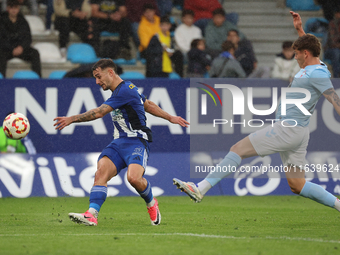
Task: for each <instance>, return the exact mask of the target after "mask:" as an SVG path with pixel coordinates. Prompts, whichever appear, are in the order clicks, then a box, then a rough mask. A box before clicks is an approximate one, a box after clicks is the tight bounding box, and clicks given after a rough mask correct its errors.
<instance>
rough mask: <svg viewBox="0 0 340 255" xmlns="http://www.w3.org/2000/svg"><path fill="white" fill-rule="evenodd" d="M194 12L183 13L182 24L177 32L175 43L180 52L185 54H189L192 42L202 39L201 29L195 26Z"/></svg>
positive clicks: (186, 11) (184, 11)
mask: <svg viewBox="0 0 340 255" xmlns="http://www.w3.org/2000/svg"><path fill="white" fill-rule="evenodd" d="M194 16H195V14H194V12H193V11H192V10H183V11H182V22H183V23H182V24H180V25H179V26H178V27H177V28H176V30H175V41H176V45H177V47H178V48H179V50H180V51H181V52H182V53H183V54H185V55H186V54H187V53H188V51H189V50H190V45H191V42H192V40H194V39H200V38H202V32H201V29H199V28H198V27H196V26H195V25H193V23H194Z"/></svg>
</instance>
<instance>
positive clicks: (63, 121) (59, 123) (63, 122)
mask: <svg viewBox="0 0 340 255" xmlns="http://www.w3.org/2000/svg"><path fill="white" fill-rule="evenodd" d="M53 121H56V123H54V125H53V126H55V129H58V130H62V129H63V128H64V127H67V126H68V125H70V124H71V123H72V118H71V117H56V118H55V119H54V120H53Z"/></svg>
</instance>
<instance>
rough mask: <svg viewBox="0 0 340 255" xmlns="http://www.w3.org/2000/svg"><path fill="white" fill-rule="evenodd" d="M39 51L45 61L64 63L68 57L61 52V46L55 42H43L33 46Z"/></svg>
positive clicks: (41, 59)
mask: <svg viewBox="0 0 340 255" xmlns="http://www.w3.org/2000/svg"><path fill="white" fill-rule="evenodd" d="M33 47H34V48H35V49H37V50H38V51H39V54H40V61H41V62H44V63H64V62H66V58H63V57H62V56H61V54H60V51H59V48H58V47H57V45H55V44H54V43H49V42H42V43H36V44H35V45H34V46H33Z"/></svg>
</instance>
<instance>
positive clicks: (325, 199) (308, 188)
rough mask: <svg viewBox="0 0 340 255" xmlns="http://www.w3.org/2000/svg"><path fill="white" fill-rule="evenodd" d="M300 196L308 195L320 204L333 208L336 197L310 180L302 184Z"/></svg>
mask: <svg viewBox="0 0 340 255" xmlns="http://www.w3.org/2000/svg"><path fill="white" fill-rule="evenodd" d="M300 196H303V197H308V198H310V199H312V200H314V201H316V202H318V203H320V204H323V205H327V206H329V207H332V208H334V204H335V200H336V197H335V196H333V195H332V194H331V193H329V192H328V191H327V190H325V189H324V188H322V187H321V186H320V185H317V184H315V183H312V182H306V183H305V185H304V186H303V188H302V190H301V192H300Z"/></svg>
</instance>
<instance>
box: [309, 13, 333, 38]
mask: <svg viewBox="0 0 340 255" xmlns="http://www.w3.org/2000/svg"><path fill="white" fill-rule="evenodd" d="M304 30H305V32H306V33H310V34H313V35H315V36H316V37H324V36H325V34H327V32H328V20H326V19H325V18H318V17H317V18H309V19H308V20H307V21H306V24H305V27H304Z"/></svg>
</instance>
